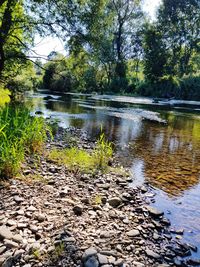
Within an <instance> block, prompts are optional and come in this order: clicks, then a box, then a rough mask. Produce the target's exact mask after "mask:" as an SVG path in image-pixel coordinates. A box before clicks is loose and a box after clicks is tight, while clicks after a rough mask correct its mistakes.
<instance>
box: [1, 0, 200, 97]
mask: <svg viewBox="0 0 200 267" xmlns="http://www.w3.org/2000/svg"><path fill="white" fill-rule="evenodd" d="M142 5H143V1H142V0H132V1H130V0H94V1H90V0H74V1H70V0H62V1H60V0H58V1H53V0H48V1H47V0H30V1H25V0H18V1H16V0H1V1H0V88H1V90H3V89H8V90H9V91H10V92H11V94H12V95H15V94H16V93H19V92H24V91H26V90H32V89H36V88H46V89H50V90H52V91H63V92H82V93H85V92H87V93H91V92H96V93H100V94H102V93H111V94H130V95H143V96H154V97H163V98H176V99H192V100H194V99H199V98H200V2H199V0H184V1H183V0H175V1H174V0H163V1H162V3H161V4H160V6H159V8H158V10H157V12H156V17H155V19H154V20H152V19H150V18H149V17H148V15H147V14H145V13H144V11H143V9H142ZM35 36H40V37H41V38H42V37H47V36H54V37H55V38H60V39H62V40H63V42H64V44H65V50H66V55H62V54H60V53H58V52H55V51H52V52H51V53H50V54H49V56H48V58H45V59H46V60H45V61H44V58H43V57H42V55H38V54H37V53H36V52H34V49H33V48H34V42H35V41H34V40H35ZM44 62H45V63H44ZM4 92H5V91H4Z"/></svg>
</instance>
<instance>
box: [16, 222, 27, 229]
mask: <svg viewBox="0 0 200 267" xmlns="http://www.w3.org/2000/svg"><path fill="white" fill-rule="evenodd" d="M17 228H19V229H23V228H27V223H18V224H17Z"/></svg>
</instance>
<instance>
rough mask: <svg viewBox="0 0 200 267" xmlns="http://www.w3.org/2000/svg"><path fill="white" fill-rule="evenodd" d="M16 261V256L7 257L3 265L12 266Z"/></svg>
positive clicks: (4, 266) (3, 266)
mask: <svg viewBox="0 0 200 267" xmlns="http://www.w3.org/2000/svg"><path fill="white" fill-rule="evenodd" d="M13 262H14V257H9V258H7V259H6V260H5V261H4V263H3V264H2V266H1V267H12V266H13Z"/></svg>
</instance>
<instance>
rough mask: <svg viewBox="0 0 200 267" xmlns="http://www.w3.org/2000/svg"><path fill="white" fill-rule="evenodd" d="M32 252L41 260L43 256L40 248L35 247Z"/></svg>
mask: <svg viewBox="0 0 200 267" xmlns="http://www.w3.org/2000/svg"><path fill="white" fill-rule="evenodd" d="M32 254H33V256H34V257H35V258H36V259H37V260H39V259H40V258H41V254H40V251H39V249H34V250H33V252H32Z"/></svg>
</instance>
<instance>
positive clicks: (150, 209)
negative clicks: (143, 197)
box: [145, 206, 164, 217]
mask: <svg viewBox="0 0 200 267" xmlns="http://www.w3.org/2000/svg"><path fill="white" fill-rule="evenodd" d="M145 208H146V209H147V210H148V212H149V213H150V214H151V215H153V216H155V217H159V216H161V215H163V214H164V212H163V211H160V210H158V209H156V208H154V207H152V206H145Z"/></svg>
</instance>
